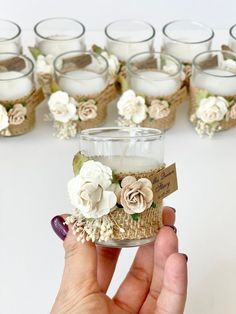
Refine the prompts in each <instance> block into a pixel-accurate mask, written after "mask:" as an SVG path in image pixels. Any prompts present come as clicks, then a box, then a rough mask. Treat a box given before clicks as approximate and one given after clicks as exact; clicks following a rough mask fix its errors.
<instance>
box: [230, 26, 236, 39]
mask: <svg viewBox="0 0 236 314" xmlns="http://www.w3.org/2000/svg"><path fill="white" fill-rule="evenodd" d="M234 29H236V24H234V25H232V26H231V27H230V29H229V34H230V36H231V37H233V39H234V40H236V36H235V35H234V34H233V30H234Z"/></svg>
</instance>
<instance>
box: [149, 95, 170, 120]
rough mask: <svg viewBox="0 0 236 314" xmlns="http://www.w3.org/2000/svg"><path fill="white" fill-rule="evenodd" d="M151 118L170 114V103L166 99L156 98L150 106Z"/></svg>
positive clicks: (156, 118) (159, 117)
mask: <svg viewBox="0 0 236 314" xmlns="http://www.w3.org/2000/svg"><path fill="white" fill-rule="evenodd" d="M148 113H149V116H150V118H152V119H155V120H158V119H162V118H165V117H167V116H168V115H169V114H170V108H169V103H168V101H166V100H159V99H154V100H153V101H152V102H151V105H150V106H149V108H148Z"/></svg>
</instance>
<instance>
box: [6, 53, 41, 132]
mask: <svg viewBox="0 0 236 314" xmlns="http://www.w3.org/2000/svg"><path fill="white" fill-rule="evenodd" d="M0 69H1V71H0V135H3V136H12V135H19V134H23V133H25V132H27V131H29V130H30V129H31V128H32V127H33V126H34V122H35V107H36V106H37V105H38V104H39V103H40V102H41V101H42V100H43V94H42V91H41V90H39V91H36V90H35V86H34V82H33V69H34V66H33V63H32V61H31V60H30V59H29V58H27V57H25V56H22V55H17V54H14V53H0Z"/></svg>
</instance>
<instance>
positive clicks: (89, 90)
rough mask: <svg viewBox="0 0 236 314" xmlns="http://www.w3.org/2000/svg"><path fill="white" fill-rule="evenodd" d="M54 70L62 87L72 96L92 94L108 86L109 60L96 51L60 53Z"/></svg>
mask: <svg viewBox="0 0 236 314" xmlns="http://www.w3.org/2000/svg"><path fill="white" fill-rule="evenodd" d="M54 70H55V74H56V79H57V83H58V85H59V86H60V88H61V89H62V90H63V91H65V92H67V93H68V94H69V95H70V96H78V95H85V96H91V95H96V94H99V93H101V92H102V91H103V90H105V88H106V87H107V86H108V63H107V60H106V59H105V58H104V57H103V56H101V55H99V54H96V53H92V52H82V51H72V52H67V53H64V54H61V55H59V56H58V57H57V58H56V59H55V61H54Z"/></svg>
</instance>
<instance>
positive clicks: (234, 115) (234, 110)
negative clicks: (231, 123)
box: [230, 103, 236, 119]
mask: <svg viewBox="0 0 236 314" xmlns="http://www.w3.org/2000/svg"><path fill="white" fill-rule="evenodd" d="M230 118H231V119H236V103H235V104H234V105H233V106H232V107H231V108H230Z"/></svg>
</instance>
